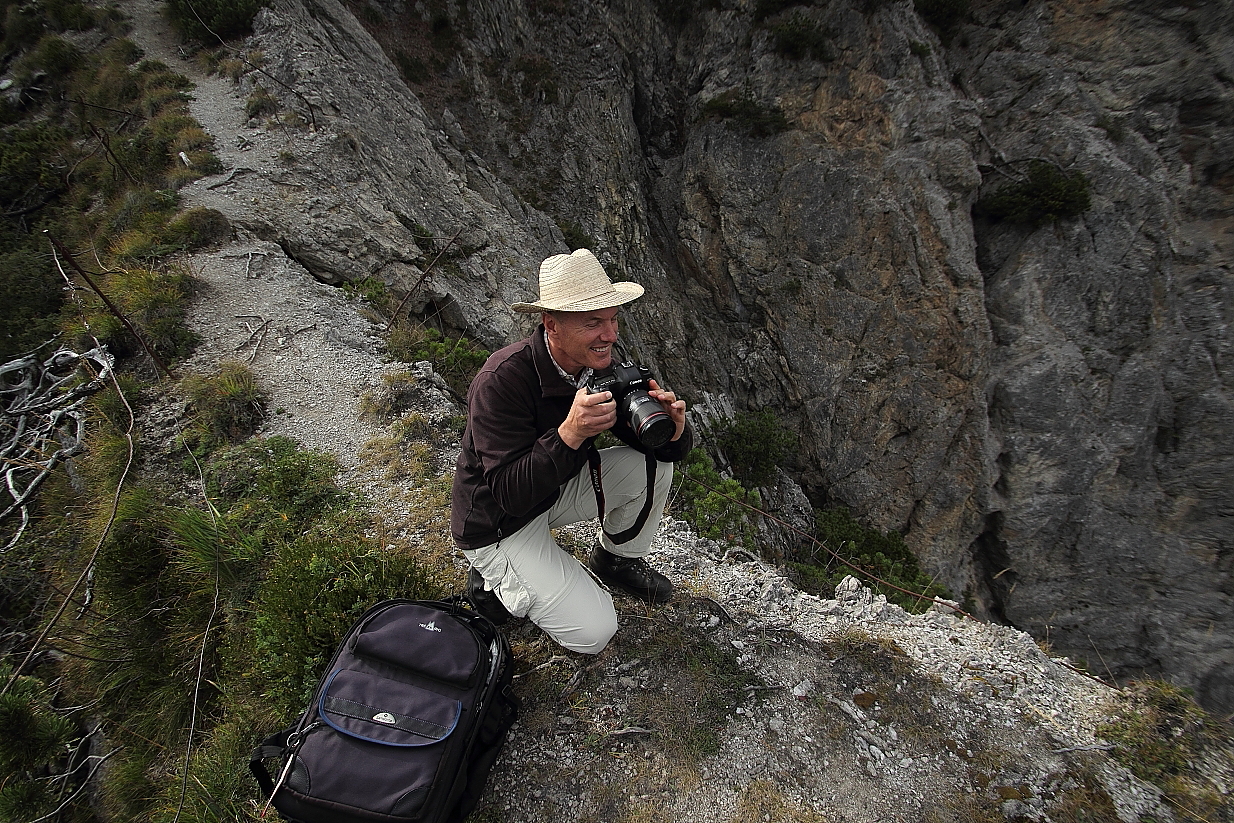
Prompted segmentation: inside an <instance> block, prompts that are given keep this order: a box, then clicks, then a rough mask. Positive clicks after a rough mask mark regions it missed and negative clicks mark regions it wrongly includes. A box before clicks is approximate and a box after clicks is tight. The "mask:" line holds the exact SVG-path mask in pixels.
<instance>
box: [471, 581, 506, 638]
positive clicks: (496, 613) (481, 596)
mask: <svg viewBox="0 0 1234 823" xmlns="http://www.w3.org/2000/svg"><path fill="white" fill-rule="evenodd" d="M467 599H468V600H470V601H471V605H472V606H474V607H475V609H476V611H478V612H479V613H480V614H482V615H484V616H485V617H487V618H488V619H489V620H490V621H491V622H492V624H493V625H494V626H500V625H502V624H503V623H505V622H506V621H507V620H509V619H510V612H509V611H507V610H506V607H505V604H504V603H502V602H501V600H500V599H499V598H498V597H497V593H496V592H491V591H489V590H488V589H486V588H484V576H483V575H482V574H480V573H479V572H478V571H476V570H475V569H470V570H468V572H467Z"/></svg>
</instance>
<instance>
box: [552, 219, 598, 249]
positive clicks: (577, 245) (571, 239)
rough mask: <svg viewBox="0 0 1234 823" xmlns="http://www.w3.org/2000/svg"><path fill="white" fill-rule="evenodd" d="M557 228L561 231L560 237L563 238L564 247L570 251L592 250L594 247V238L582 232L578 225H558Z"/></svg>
mask: <svg viewBox="0 0 1234 823" xmlns="http://www.w3.org/2000/svg"><path fill="white" fill-rule="evenodd" d="M557 228H559V229H561V236H562V237H563V238H565V241H566V245H567V246H569V247H570V251H577V250H578V249H594V248H595V247H596V240H595V238H594V237H592V236H591V235H590V234H588V233H587V232H585V231H583V229H582V227H581V226H579V224H578V223H558V224H557Z"/></svg>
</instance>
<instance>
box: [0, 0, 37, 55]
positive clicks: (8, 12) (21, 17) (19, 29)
mask: <svg viewBox="0 0 1234 823" xmlns="http://www.w3.org/2000/svg"><path fill="white" fill-rule="evenodd" d="M40 11H41V10H40V9H38V8H37V7H36V6H34V5H33V4H27V3H12V4H8V5H6V6H5V9H4V47H3V52H4V54H12V53H13V52H16V51H19V50H21V49H22V48H25V47H26V46H28V45H29V44H30V43H36V42H38V40H39V38H40V37H42V35H43V32H44V31H45V30H46V28H47V20H46V18H45V17H44V15H43V14H41V13H40Z"/></svg>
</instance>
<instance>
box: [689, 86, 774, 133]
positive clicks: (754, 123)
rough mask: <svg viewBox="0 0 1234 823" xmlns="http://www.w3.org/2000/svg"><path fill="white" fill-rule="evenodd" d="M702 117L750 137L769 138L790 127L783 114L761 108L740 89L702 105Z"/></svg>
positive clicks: (730, 90) (769, 108)
mask: <svg viewBox="0 0 1234 823" xmlns="http://www.w3.org/2000/svg"><path fill="white" fill-rule="evenodd" d="M703 116H704V117H714V118H717V119H720V120H724V121H726V122H731V123H733V124H734V125H736V126H737V127H739V128H741V129H742V130H744V131H745V132H746V133H747V134H749V135H750V136H751V137H771V136H772V135H775V134H779V133H780V132H782V131H787V130H788V129H789V128H790V126H789V122H788V118H786V117H785V116H784V112H782V111H780V110H779V109H777V108H775V107H767V106H762V105H760V104H758V103H756V102H755V101H754V100H752V99H751V98H750V97H749V96H748V95H746V94H745V93H744V92H742V91H741V90H740V89H729V90H728V91H726V92H724V93H723V94H721V95H719V96H718V97H713V98H711V99H710V100H708V101H707V102H706V103H704V104H703Z"/></svg>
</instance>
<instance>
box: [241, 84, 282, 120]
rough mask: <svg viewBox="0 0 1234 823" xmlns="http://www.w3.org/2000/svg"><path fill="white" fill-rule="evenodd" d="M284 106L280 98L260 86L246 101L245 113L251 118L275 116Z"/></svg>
mask: <svg viewBox="0 0 1234 823" xmlns="http://www.w3.org/2000/svg"><path fill="white" fill-rule="evenodd" d="M280 108H282V106H281V105H280V104H279V100H278V98H277V97H275V96H274V95H273V94H271V93H270V92H268V91H266V90H265V89H263V88H262V87H261V86H258V87H257V88H256V89H254V90H253V93H252V94H250V95H249V97H248V100H246V101H244V115H245V116H246V117H248V118H249V119H250V120H252V119H254V118H262V117H273V116H274V115H276V114H278V113H279V109H280Z"/></svg>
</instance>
